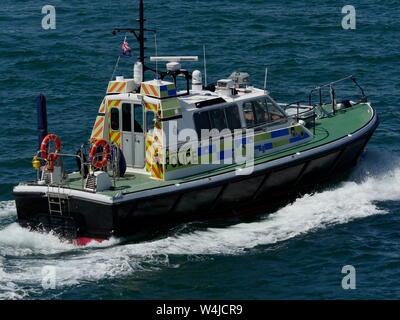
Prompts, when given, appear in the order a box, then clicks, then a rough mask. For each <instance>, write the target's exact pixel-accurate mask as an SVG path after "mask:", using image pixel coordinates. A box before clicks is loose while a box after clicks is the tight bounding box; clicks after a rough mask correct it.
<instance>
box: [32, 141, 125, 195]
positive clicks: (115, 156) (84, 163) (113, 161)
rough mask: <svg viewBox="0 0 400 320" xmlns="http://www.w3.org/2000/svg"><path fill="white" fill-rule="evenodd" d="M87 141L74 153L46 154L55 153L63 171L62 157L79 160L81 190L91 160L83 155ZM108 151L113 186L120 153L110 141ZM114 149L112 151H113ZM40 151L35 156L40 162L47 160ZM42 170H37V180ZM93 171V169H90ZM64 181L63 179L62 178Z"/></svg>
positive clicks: (117, 170) (116, 176)
mask: <svg viewBox="0 0 400 320" xmlns="http://www.w3.org/2000/svg"><path fill="white" fill-rule="evenodd" d="M88 144H89V143H86V144H82V145H81V147H80V148H79V150H78V152H77V153H76V154H71V153H61V152H49V153H48V156H50V155H55V156H58V157H59V159H60V160H59V161H60V166H61V168H62V172H65V167H64V161H63V157H67V158H74V159H78V160H79V164H80V176H81V179H80V180H81V186H82V190H83V189H84V188H85V178H86V174H85V170H86V169H85V168H90V167H91V165H92V164H91V161H90V160H89V161H88V160H86V155H85V151H84V150H85V146H86V145H88ZM110 147H111V148H110V153H109V154H108V155H109V159H110V161H109V164H110V167H111V171H112V175H111V177H112V178H113V184H114V187H115V186H116V180H117V178H118V173H119V169H120V168H119V161H120V153H119V152H117V151H116V150H117V148H118V146H117V144H116V143H114V142H112V143H110ZM113 150H114V151H113ZM41 153H42V151H41V150H38V151H37V152H36V158H37V159H38V160H39V161H40V162H41V163H44V162H46V161H47V159H45V158H43V157H42V156H41ZM104 155H105V153H102V156H104ZM41 171H42V170H38V171H37V180H38V181H39V180H40V179H41V177H40V173H41ZM90 171H91V170H89V169H88V172H90ZM92 171H93V170H92ZM63 180H64V181H65V179H63Z"/></svg>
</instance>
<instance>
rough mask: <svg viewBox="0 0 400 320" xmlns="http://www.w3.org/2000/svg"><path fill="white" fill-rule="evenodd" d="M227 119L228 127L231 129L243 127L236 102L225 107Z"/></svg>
mask: <svg viewBox="0 0 400 320" xmlns="http://www.w3.org/2000/svg"><path fill="white" fill-rule="evenodd" d="M225 115H226V120H227V121H228V128H229V129H230V130H235V129H240V128H242V123H241V122H240V114H239V108H238V106H237V105H236V104H233V105H230V106H229V107H227V108H225Z"/></svg>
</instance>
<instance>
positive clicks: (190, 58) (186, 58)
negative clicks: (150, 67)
mask: <svg viewBox="0 0 400 320" xmlns="http://www.w3.org/2000/svg"><path fill="white" fill-rule="evenodd" d="M198 60H199V57H196V56H177V57H168V56H166V57H150V61H152V62H157V61H165V62H180V61H198Z"/></svg>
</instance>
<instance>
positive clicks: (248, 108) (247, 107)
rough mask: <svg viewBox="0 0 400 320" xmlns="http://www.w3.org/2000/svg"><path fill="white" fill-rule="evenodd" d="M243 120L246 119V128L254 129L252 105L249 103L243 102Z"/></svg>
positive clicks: (254, 121)
mask: <svg viewBox="0 0 400 320" xmlns="http://www.w3.org/2000/svg"><path fill="white" fill-rule="evenodd" d="M243 112H244V118H245V119H246V125H247V128H251V127H254V126H255V125H256V120H255V116H254V109H253V104H252V103H251V102H245V103H244V104H243Z"/></svg>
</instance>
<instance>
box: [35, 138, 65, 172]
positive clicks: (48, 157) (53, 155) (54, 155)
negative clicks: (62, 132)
mask: <svg viewBox="0 0 400 320" xmlns="http://www.w3.org/2000/svg"><path fill="white" fill-rule="evenodd" d="M50 141H54V143H55V145H56V151H55V153H50V154H48V153H47V148H48V146H49V143H50ZM40 152H41V157H42V158H43V159H45V160H47V161H48V162H49V165H48V168H49V169H50V170H53V168H54V162H55V161H56V160H57V159H58V157H59V155H58V154H57V153H60V152H61V141H60V139H59V138H58V136H57V135H55V134H53V133H51V134H48V135H47V136H45V137H44V139H43V141H42V144H41V145H40Z"/></svg>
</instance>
